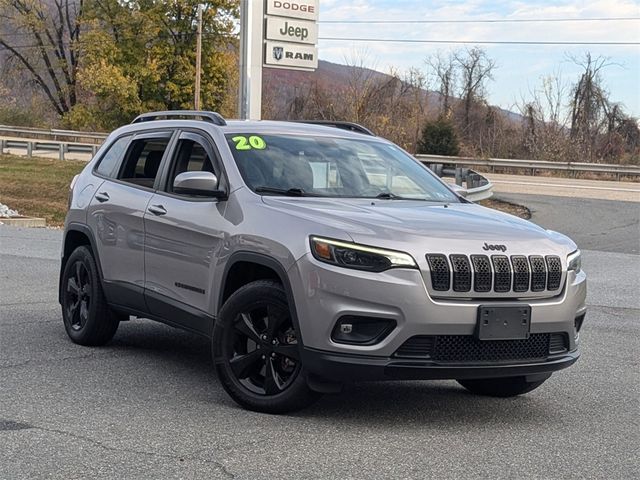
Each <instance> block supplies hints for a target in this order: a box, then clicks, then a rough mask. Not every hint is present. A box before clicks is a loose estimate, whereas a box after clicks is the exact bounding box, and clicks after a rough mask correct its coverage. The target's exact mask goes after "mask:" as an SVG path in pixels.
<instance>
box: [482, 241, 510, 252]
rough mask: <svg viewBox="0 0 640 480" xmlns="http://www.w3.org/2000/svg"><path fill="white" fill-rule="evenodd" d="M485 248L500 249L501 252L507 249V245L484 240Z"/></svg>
mask: <svg viewBox="0 0 640 480" xmlns="http://www.w3.org/2000/svg"><path fill="white" fill-rule="evenodd" d="M482 249H483V250H500V251H501V252H506V251H507V246H506V245H489V244H488V243H487V242H484V246H483V247H482Z"/></svg>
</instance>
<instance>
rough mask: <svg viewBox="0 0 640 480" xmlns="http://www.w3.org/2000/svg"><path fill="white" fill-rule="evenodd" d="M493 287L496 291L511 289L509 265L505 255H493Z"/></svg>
mask: <svg viewBox="0 0 640 480" xmlns="http://www.w3.org/2000/svg"><path fill="white" fill-rule="evenodd" d="M491 259H492V260H493V285H494V287H493V289H494V290H495V291H496V292H498V293H503V292H508V291H509V290H511V265H510V264H509V257H507V256H506V255H493V256H492V257H491Z"/></svg>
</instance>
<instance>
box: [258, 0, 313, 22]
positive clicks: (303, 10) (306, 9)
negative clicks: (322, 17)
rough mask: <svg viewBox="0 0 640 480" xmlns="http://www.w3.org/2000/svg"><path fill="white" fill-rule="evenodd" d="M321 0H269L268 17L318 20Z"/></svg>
mask: <svg viewBox="0 0 640 480" xmlns="http://www.w3.org/2000/svg"><path fill="white" fill-rule="evenodd" d="M318 3H319V0H292V1H288V0H267V12H266V13H267V15H276V16H278V17H287V18H302V19H304V20H312V21H314V22H315V21H317V20H318Z"/></svg>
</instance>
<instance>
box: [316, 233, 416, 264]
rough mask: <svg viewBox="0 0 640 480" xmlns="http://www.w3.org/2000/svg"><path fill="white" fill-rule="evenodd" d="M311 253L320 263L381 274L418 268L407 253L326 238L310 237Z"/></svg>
mask: <svg viewBox="0 0 640 480" xmlns="http://www.w3.org/2000/svg"><path fill="white" fill-rule="evenodd" d="M309 240H310V242H311V253H312V254H313V256H314V257H315V258H316V259H317V260H320V261H321V262H325V263H330V264H332V265H338V266H340V267H347V268H355V269H357V270H367V271H369V272H382V271H384V270H388V269H390V268H398V267H402V268H418V265H417V264H416V262H415V260H414V259H413V257H411V255H409V254H408V253H403V252H396V251H394V250H385V249H382V248H374V247H367V246H365V245H358V244H356V243H349V242H341V241H339V240H331V239H328V238H320V237H310V239H309Z"/></svg>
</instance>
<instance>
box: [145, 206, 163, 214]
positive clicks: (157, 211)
mask: <svg viewBox="0 0 640 480" xmlns="http://www.w3.org/2000/svg"><path fill="white" fill-rule="evenodd" d="M147 210H149V211H150V212H151V213H153V214H154V215H164V214H165V213H167V209H166V208H164V207H163V206H162V205H151V206H150V207H149V208H148V209H147Z"/></svg>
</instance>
